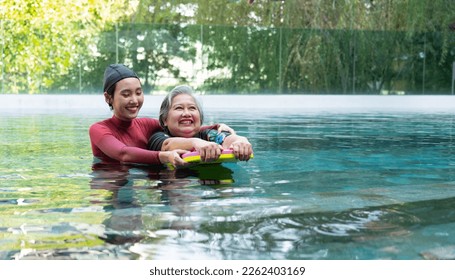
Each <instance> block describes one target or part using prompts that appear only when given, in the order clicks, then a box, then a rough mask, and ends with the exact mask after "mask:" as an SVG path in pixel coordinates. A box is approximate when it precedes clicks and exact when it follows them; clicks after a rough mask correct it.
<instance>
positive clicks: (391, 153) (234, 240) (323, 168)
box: [0, 109, 455, 260]
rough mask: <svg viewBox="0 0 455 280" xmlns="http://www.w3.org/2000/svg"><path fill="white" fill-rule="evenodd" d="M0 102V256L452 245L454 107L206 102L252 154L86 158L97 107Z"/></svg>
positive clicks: (422, 251)
mask: <svg viewBox="0 0 455 280" xmlns="http://www.w3.org/2000/svg"><path fill="white" fill-rule="evenodd" d="M144 113H145V114H149V115H153V112H152V111H149V112H147V109H146V110H145V111H144ZM0 115H1V118H0V142H1V147H0V156H1V159H2V160H1V165H0V259H179V260H180V259H255V260H261V259H317V260H325V259H331V260H337V259H347V260H353V259H411V260H415V259H453V258H455V209H454V207H453V205H455V172H454V167H455V166H454V165H455V139H454V137H455V136H454V132H455V125H454V116H453V115H452V114H449V113H434V112H433V113H432V112H374V113H371V112H370V113H355V112H354V113H353V112H337V113H328V112H322V111H318V112H308V111H305V110H301V111H298V110H291V111H285V110H275V111H270V110H261V109H257V110H253V111H248V112H245V111H237V112H236V111H232V110H231V111H229V112H227V111H226V112H222V111H221V112H220V111H215V110H213V111H207V122H213V121H215V120H217V119H221V120H222V121H223V122H225V123H228V124H230V125H231V126H232V127H234V128H235V129H236V130H237V131H238V133H239V134H242V135H245V136H247V137H249V139H250V141H251V142H252V144H253V146H254V151H255V158H254V159H253V160H251V161H250V162H248V163H243V162H242V163H238V164H225V165H221V166H214V167H210V168H209V167H207V168H199V169H191V170H179V171H170V170H166V169H161V170H157V169H153V168H147V167H128V166H102V165H96V164H95V165H94V164H93V158H92V155H91V150H90V145H89V138H88V134H87V130H88V126H89V125H90V124H91V123H93V122H95V121H97V120H100V119H103V118H105V117H106V116H107V115H106V112H104V114H95V113H93V112H91V113H89V114H87V112H86V111H83V110H80V111H78V110H72V111H71V112H58V113H55V112H53V113H52V112H51V113H48V112H44V111H41V112H2V113H0Z"/></svg>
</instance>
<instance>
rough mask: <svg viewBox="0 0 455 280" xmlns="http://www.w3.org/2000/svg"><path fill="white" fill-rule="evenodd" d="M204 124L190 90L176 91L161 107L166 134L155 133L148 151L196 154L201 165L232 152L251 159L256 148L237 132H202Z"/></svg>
mask: <svg viewBox="0 0 455 280" xmlns="http://www.w3.org/2000/svg"><path fill="white" fill-rule="evenodd" d="M203 120H204V113H203V111H202V107H201V106H200V104H199V102H198V101H197V99H196V98H195V97H194V95H193V90H192V89H191V87H189V86H185V85H184V86H178V87H176V88H174V89H173V90H172V91H171V92H170V93H169V94H168V95H167V96H166V97H165V98H164V100H163V102H162V103H161V108H160V114H159V121H160V125H161V126H162V127H163V129H164V132H157V133H154V134H153V135H152V137H151V138H150V140H149V143H148V148H149V149H151V150H155V151H172V150H175V149H184V150H196V151H198V152H199V153H200V155H201V160H202V161H213V160H216V159H217V158H218V157H219V156H220V155H221V152H222V150H224V149H232V150H233V151H234V155H235V157H236V158H237V159H239V160H242V161H247V160H249V159H250V156H251V154H252V153H253V148H252V146H251V143H250V142H249V141H248V139H247V138H246V137H243V136H239V135H237V134H235V132H234V131H231V132H225V131H222V132H220V131H217V130H214V129H210V128H203V129H201V125H202V122H203Z"/></svg>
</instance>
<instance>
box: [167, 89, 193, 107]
mask: <svg viewBox="0 0 455 280" xmlns="http://www.w3.org/2000/svg"><path fill="white" fill-rule="evenodd" d="M181 104H192V105H198V104H197V102H196V99H195V98H194V96H192V95H191V94H188V93H184V92H182V93H179V94H177V95H175V96H174V97H173V98H172V103H171V105H172V106H175V105H181ZM198 107H199V106H198Z"/></svg>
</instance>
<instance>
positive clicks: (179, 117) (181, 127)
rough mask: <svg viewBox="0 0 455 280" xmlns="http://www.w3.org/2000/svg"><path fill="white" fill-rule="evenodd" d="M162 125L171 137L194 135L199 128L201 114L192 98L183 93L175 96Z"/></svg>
mask: <svg viewBox="0 0 455 280" xmlns="http://www.w3.org/2000/svg"><path fill="white" fill-rule="evenodd" d="M164 124H165V125H166V126H167V127H168V129H169V132H170V133H171V134H172V135H173V136H177V137H185V138H190V137H193V136H194V135H196V133H198V132H199V129H200V127H201V114H200V112H199V109H198V107H197V105H196V102H195V101H194V99H193V97H192V96H190V95H188V94H184V93H183V94H179V95H177V96H175V97H174V98H173V99H172V104H171V107H170V108H169V114H168V115H167V118H166V120H165V121H164Z"/></svg>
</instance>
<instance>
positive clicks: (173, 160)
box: [159, 149, 188, 166]
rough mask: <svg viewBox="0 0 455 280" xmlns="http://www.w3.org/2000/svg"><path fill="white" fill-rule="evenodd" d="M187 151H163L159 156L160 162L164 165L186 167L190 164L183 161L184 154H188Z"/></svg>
mask: <svg viewBox="0 0 455 280" xmlns="http://www.w3.org/2000/svg"><path fill="white" fill-rule="evenodd" d="M187 152H188V151H187V150H182V149H177V150H172V151H162V152H160V154H159V157H160V161H161V163H163V164H166V163H170V164H172V165H173V166H184V165H187V164H188V163H187V162H185V161H184V160H183V159H182V154H184V153H187Z"/></svg>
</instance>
